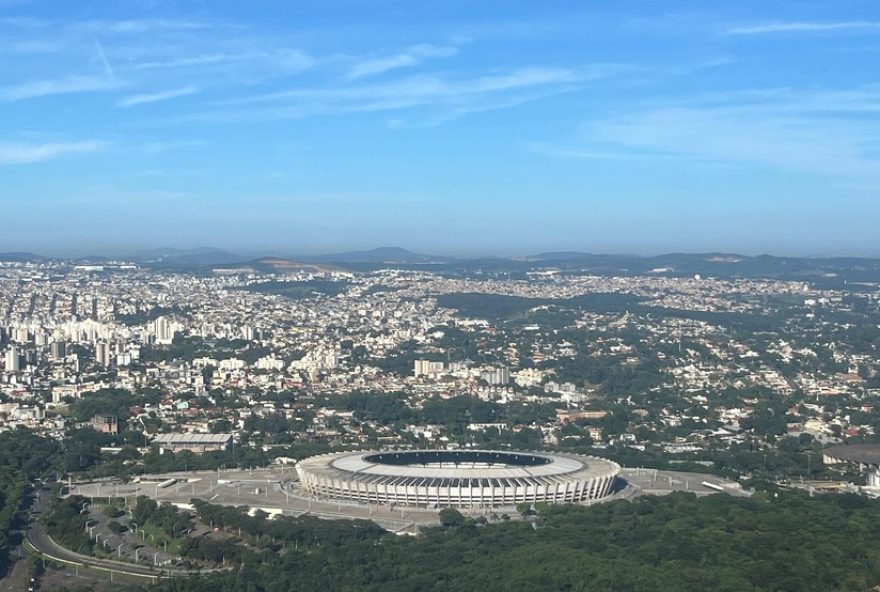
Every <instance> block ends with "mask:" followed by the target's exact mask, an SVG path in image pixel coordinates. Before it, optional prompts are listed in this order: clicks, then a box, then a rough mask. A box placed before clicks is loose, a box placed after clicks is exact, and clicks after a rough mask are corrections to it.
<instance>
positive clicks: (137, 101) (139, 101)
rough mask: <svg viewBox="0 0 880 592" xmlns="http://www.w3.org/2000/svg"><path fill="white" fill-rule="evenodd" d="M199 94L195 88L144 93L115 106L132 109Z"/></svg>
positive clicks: (129, 97)
mask: <svg viewBox="0 0 880 592" xmlns="http://www.w3.org/2000/svg"><path fill="white" fill-rule="evenodd" d="M197 92H199V89H197V88H196V87H195V86H184V87H181V88H174V89H171V90H165V91H161V92H156V93H144V94H137V95H131V96H128V97H125V98H123V99H122V100H120V101H119V102H118V103H116V104H117V105H119V106H120V107H134V106H135V105H144V104H146V103H158V102H159V101H167V100H169V99H176V98H177V97H184V96H187V95H192V94H195V93H197Z"/></svg>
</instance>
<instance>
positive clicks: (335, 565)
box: [159, 493, 880, 592]
mask: <svg viewBox="0 0 880 592" xmlns="http://www.w3.org/2000/svg"><path fill="white" fill-rule="evenodd" d="M198 512H199V514H200V516H201V518H202V519H203V520H209V521H210V522H211V523H212V524H214V525H215V526H220V527H222V528H225V529H226V530H227V531H229V532H240V533H241V534H239V535H238V537H239V538H238V540H239V541H240V542H241V544H239V545H237V546H235V547H234V546H233V545H231V544H230V543H229V541H228V540H226V541H224V543H223V545H222V548H220V549H215V548H213V547H215V546H216V545H213V544H211V543H208V542H205V543H204V544H199V543H193V544H192V545H191V546H190V549H188V553H191V554H192V556H194V557H195V556H198V557H200V558H206V557H209V556H210V555H211V554H212V553H219V552H222V553H223V554H224V556H225V557H226V558H227V559H230V558H232V557H234V560H235V561H236V562H238V564H239V568H238V569H237V570H236V571H234V572H232V573H228V574H223V575H216V576H211V577H207V578H201V579H190V580H174V581H168V582H165V583H163V584H161V585H160V587H159V590H161V591H165V592H189V591H196V590H198V591H204V590H212V591H233V590H235V591H249V592H275V591H279V592H280V591H288V590H309V591H312V590H340V591H345V590H351V591H354V590H367V591H370V590H375V591H380V590H381V591H383V592H389V591H390V592H394V591H401V592H403V591H412V590H425V591H444V592H446V591H448V592H454V591H471V590H481V591H485V592H490V591H495V590H498V591H505V592H515V591H533V590H567V591H579V590H582V591H588V590H589V591H594V590H595V591H621V592H622V591H627V592H639V591H645V592H648V591H650V592H657V591H691V590H692V591H699V592H704V591H707V590H712V591H722V592H723V591H730V592H734V591H736V592H743V591H762V590H767V591H770V590H774V591H792V592H795V591H797V592H808V591H812V590H815V591H817V592H818V591H822V592H826V591H829V590H838V591H839V590H869V589H871V588H872V587H873V586H875V585H877V584H878V583H880V502H878V501H871V500H867V499H865V498H861V497H857V496H855V495H840V496H827V497H817V498H809V497H807V496H804V495H800V494H794V493H779V494H762V495H761V496H758V497H756V498H753V499H744V498H733V497H729V496H726V495H713V496H708V497H704V498H699V499H698V498H695V497H694V496H693V494H688V493H676V494H673V495H670V496H667V497H647V498H643V499H640V500H638V501H635V502H628V501H617V502H612V503H609V504H602V505H598V506H593V507H581V506H551V507H542V508H540V509H539V513H538V515H536V516H534V517H533V518H532V519H531V520H530V521H525V522H524V521H510V522H503V523H500V524H492V525H486V524H484V523H481V522H479V521H474V520H470V519H465V520H447V521H446V523H447V526H445V527H442V528H435V529H430V530H428V531H427V532H425V533H424V534H423V535H421V536H418V537H406V536H396V535H393V534H389V533H384V532H382V531H380V530H378V529H376V528H375V527H374V526H372V525H371V524H370V523H364V522H327V521H321V520H317V519H314V518H311V517H304V518H299V519H296V518H284V519H281V520H274V521H271V520H268V519H266V517H265V516H261V515H259V514H258V515H257V516H255V517H250V516H247V514H246V513H245V512H244V511H243V510H241V509H239V510H236V509H234V508H219V507H217V506H211V505H208V504H198ZM236 549H237V550H236Z"/></svg>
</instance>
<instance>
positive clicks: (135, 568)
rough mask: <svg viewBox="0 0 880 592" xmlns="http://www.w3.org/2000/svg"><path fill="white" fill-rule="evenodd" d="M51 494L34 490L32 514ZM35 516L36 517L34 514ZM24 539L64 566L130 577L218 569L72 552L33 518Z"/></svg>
mask: <svg viewBox="0 0 880 592" xmlns="http://www.w3.org/2000/svg"><path fill="white" fill-rule="evenodd" d="M50 495H51V494H50V493H49V492H47V491H38V492H37V495H36V496H35V498H34V504H33V506H32V513H34V514H35V515H41V514H42V513H43V512H44V511H45V510H46V508H47V507H48V498H49V496H50ZM35 518H36V516H35ZM27 541H28V543H30V545H31V546H32V547H33V548H34V549H36V550H37V551H38V552H39V553H41V554H42V555H44V556H45V557H46V558H47V559H49V560H52V561H56V562H58V563H62V564H67V565H79V566H84V567H89V568H92V569H99V570H102V571H106V572H113V573H119V574H126V575H130V576H139V577H143V578H147V579H153V580H156V579H158V578H167V577H179V576H189V575H195V574H203V573H206V572H209V571H221V570H189V569H171V568H163V569H156V568H152V567H149V566H142V565H137V564H134V563H122V562H120V561H112V560H109V559H98V558H96V557H89V556H87V555H81V554H79V553H75V552H73V551H71V550H69V549H66V548H64V547H62V546H61V545H59V544H58V543H56V542H55V541H54V540H52V538H51V537H50V536H49V534H48V533H47V532H46V529H45V528H44V527H43V525H42V524H41V523H40V521H39V519H34V520H33V521H31V523H30V525H29V526H28V531H27Z"/></svg>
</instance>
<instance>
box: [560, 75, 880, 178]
mask: <svg viewBox="0 0 880 592" xmlns="http://www.w3.org/2000/svg"><path fill="white" fill-rule="evenodd" d="M878 108H880V91H878V90H877V89H876V88H870V87H869V88H863V89H856V90H852V91H835V92H829V91H824V92H819V91H801V92H795V91H788V90H771V91H764V92H754V93H751V94H750V95H749V94H746V93H741V94H739V95H737V96H736V98H735V99H734V100H726V101H725V100H723V99H722V98H721V97H715V98H708V99H706V100H702V101H700V100H698V101H693V102H687V101H685V102H683V103H681V104H679V105H678V106H664V107H660V108H649V109H644V110H638V109H634V110H632V111H631V112H629V113H627V114H625V115H619V116H615V117H609V118H605V119H601V120H597V121H593V122H590V123H587V124H586V125H585V126H584V129H583V130H582V137H583V138H584V142H583V144H582V146H580V147H579V148H576V149H575V150H583V151H585V152H589V151H591V150H603V149H607V147H609V146H610V147H611V148H612V149H613V150H614V151H615V152H617V151H621V152H625V153H627V156H626V157H627V158H629V157H630V156H629V153H631V152H632V153H634V154H635V155H639V156H640V155H655V156H663V157H678V158H682V159H700V160H707V161H716V162H727V163H748V164H753V165H761V166H766V167H770V168H777V169H785V170H789V171H797V172H800V173H812V174H816V175H826V176H832V177H856V178H860V179H865V178H870V179H874V180H876V179H880V156H878V152H877V147H878V146H880V130H877V128H876V126H875V125H872V123H873V122H874V121H875V118H876V113H877V112H878ZM640 157H641V156H640Z"/></svg>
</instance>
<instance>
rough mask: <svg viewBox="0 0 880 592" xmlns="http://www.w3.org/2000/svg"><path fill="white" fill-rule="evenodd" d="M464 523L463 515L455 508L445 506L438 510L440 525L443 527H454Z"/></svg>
mask: <svg viewBox="0 0 880 592" xmlns="http://www.w3.org/2000/svg"><path fill="white" fill-rule="evenodd" d="M464 523H465V518H464V515H463V514H462V513H461V512H459V511H458V510H456V509H455V508H445V509H443V510H440V526H442V527H443V528H454V527H456V526H461V525H462V524H464Z"/></svg>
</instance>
